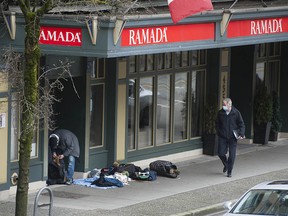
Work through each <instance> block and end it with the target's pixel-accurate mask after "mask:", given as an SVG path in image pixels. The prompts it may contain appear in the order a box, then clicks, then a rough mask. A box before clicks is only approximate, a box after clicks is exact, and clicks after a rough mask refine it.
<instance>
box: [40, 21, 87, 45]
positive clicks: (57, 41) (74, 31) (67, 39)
mask: <svg viewBox="0 0 288 216" xmlns="http://www.w3.org/2000/svg"><path fill="white" fill-rule="evenodd" d="M39 43H40V44H50V45H60V46H81V45H82V30H81V28H57V27H46V26H43V27H41V28H40V37H39Z"/></svg>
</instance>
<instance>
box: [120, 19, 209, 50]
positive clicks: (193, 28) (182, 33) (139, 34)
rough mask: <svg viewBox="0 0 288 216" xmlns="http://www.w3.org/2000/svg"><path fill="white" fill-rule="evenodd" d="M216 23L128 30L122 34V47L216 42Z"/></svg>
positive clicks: (124, 30)
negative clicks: (197, 41)
mask: <svg viewBox="0 0 288 216" xmlns="http://www.w3.org/2000/svg"><path fill="white" fill-rule="evenodd" d="M214 29H215V25H214V23H202V24H187V25H175V26H157V27H145V28H126V29H123V32H122V40H121V45H122V46H143V45H151V44H163V43H172V42H185V41H195V40H214V38H215V37H214V36H215V35H214V34H215V33H214V32H215V30H214Z"/></svg>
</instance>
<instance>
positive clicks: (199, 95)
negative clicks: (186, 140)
mask: <svg viewBox="0 0 288 216" xmlns="http://www.w3.org/2000/svg"><path fill="white" fill-rule="evenodd" d="M204 82H205V71H204V70H203V71H193V72H192V76H191V137H196V136H200V135H201V134H202V126H201V124H202V115H199V113H201V110H203V104H204V102H203V98H204V95H203V94H204Z"/></svg>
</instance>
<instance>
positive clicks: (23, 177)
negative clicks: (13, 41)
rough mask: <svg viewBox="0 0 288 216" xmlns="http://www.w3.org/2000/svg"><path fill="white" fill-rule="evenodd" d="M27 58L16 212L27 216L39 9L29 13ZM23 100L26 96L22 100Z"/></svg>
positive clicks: (27, 17)
mask: <svg viewBox="0 0 288 216" xmlns="http://www.w3.org/2000/svg"><path fill="white" fill-rule="evenodd" d="M25 22H26V26H25V31H26V37H25V53H24V57H25V62H24V82H25V87H24V100H23V101H25V103H22V104H21V105H22V116H21V117H22V118H21V129H20V130H21V135H20V141H19V142H20V150H19V177H18V183H17V193H16V210H15V215H16V216H27V204H28V189H29V162H30V152H31V143H32V139H33V134H34V125H35V118H34V115H33V109H31V106H32V107H34V106H36V105H37V101H38V82H37V77H38V68H39V61H40V47H39V44H38V39H39V32H40V20H39V18H38V17H37V16H36V13H32V12H30V13H28V14H27V16H25ZM21 101H22V100H21Z"/></svg>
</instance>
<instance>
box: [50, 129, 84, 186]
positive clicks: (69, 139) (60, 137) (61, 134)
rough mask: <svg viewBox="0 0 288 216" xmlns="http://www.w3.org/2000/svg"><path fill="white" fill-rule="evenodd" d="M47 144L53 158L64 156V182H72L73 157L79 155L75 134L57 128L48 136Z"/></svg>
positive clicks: (68, 183)
mask: <svg viewBox="0 0 288 216" xmlns="http://www.w3.org/2000/svg"><path fill="white" fill-rule="evenodd" d="M49 146H50V147H51V151H52V155H53V158H56V157H58V158H59V159H63V158H64V160H65V162H66V167H67V175H66V184H67V185H70V184H72V183H73V175H74V168H75V159H76V158H79V155H80V147H79V142H78V139H77V137H76V135H75V134H74V133H72V132H71V131H69V130H66V129H57V130H55V131H54V132H53V133H52V134H51V135H50V136H49ZM59 152H61V153H59Z"/></svg>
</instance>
